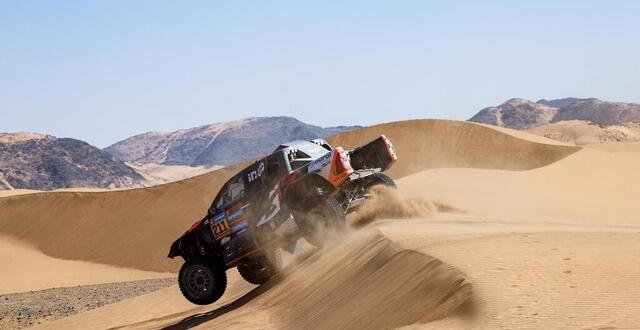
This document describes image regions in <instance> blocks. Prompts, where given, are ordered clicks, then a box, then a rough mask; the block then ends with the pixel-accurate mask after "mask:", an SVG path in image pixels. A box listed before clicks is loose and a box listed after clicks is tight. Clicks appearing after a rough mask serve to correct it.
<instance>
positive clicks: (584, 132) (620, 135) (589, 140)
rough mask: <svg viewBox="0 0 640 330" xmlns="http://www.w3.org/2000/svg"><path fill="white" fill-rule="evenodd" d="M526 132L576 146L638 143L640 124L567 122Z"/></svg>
mask: <svg viewBox="0 0 640 330" xmlns="http://www.w3.org/2000/svg"><path fill="white" fill-rule="evenodd" d="M527 131H528V132H529V133H533V134H537V135H540V136H544V137H547V138H550V139H555V140H558V141H563V142H567V143H572V144H576V145H587V144H596V143H611V142H634V141H635V142H637V141H640V124H638V123H625V124H621V125H610V126H603V125H598V124H594V123H592V122H588V121H584V120H567V121H560V122H556V123H552V124H548V125H543V126H539V127H535V128H531V129H529V130H527Z"/></svg>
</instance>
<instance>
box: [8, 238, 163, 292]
mask: <svg viewBox="0 0 640 330" xmlns="http://www.w3.org/2000/svg"><path fill="white" fill-rule="evenodd" d="M0 260H2V279H3V280H2V281H0V294H5V293H12V292H22V291H32V290H41V289H48V288H56V287H69V286H78V285H86V284H100V283H111V282H121V281H135V280H139V279H150V278H165V277H170V276H173V274H171V273H158V272H148V271H142V270H137V269H125V268H118V267H114V266H110V265H103V264H96V263H91V262H85V261H72V260H61V259H55V258H52V257H49V256H47V255H44V254H43V253H42V252H40V251H38V250H36V249H35V248H33V247H31V246H28V245H26V244H25V243H24V242H21V241H18V240H16V239H14V238H8V237H0Z"/></svg>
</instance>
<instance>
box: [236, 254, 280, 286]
mask: <svg viewBox="0 0 640 330" xmlns="http://www.w3.org/2000/svg"><path fill="white" fill-rule="evenodd" d="M281 270H282V250H280V249H276V250H274V251H273V252H272V253H271V255H270V256H261V257H258V258H249V259H247V260H245V261H244V262H242V263H241V264H239V265H238V272H239V273H240V276H242V278H244V279H245V281H247V282H249V283H251V284H258V285H260V284H263V283H265V282H267V281H268V280H269V279H270V278H271V277H273V276H274V275H276V274H277V273H279V272H280V271H281Z"/></svg>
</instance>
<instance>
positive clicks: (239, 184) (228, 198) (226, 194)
mask: <svg viewBox="0 0 640 330" xmlns="http://www.w3.org/2000/svg"><path fill="white" fill-rule="evenodd" d="M244 194H245V185H244V176H242V175H239V176H237V177H235V178H232V179H231V181H229V182H227V183H226V184H225V185H224V186H223V187H222V189H220V192H219V193H218V196H217V197H216V199H215V201H214V202H213V206H214V207H215V210H217V211H218V212H219V211H222V208H223V207H224V206H227V205H229V204H231V203H233V202H235V201H237V200H239V199H241V198H242V197H244ZM211 211H213V210H211Z"/></svg>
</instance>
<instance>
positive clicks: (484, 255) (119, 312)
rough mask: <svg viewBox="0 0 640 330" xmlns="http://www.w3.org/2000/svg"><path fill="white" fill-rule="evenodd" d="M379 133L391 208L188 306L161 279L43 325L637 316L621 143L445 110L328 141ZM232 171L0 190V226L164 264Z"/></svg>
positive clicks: (123, 261)
mask: <svg viewBox="0 0 640 330" xmlns="http://www.w3.org/2000/svg"><path fill="white" fill-rule="evenodd" d="M379 133H384V134H386V135H387V136H389V137H390V138H391V139H392V141H393V142H394V144H395V145H396V148H397V149H398V154H399V155H400V161H399V162H398V164H396V166H395V167H394V168H393V170H392V172H391V173H392V175H393V176H394V177H395V178H396V179H397V182H398V184H399V187H400V195H399V196H394V197H393V199H392V202H393V203H392V204H394V205H392V206H393V207H390V206H389V207H380V203H378V204H377V205H374V206H372V207H370V208H369V212H371V214H369V218H368V219H367V220H366V221H369V220H372V219H378V220H377V221H375V222H373V223H371V224H369V225H368V226H367V227H365V228H364V229H361V232H362V233H361V234H356V235H355V236H354V237H353V238H351V239H348V240H347V241H346V242H344V243H343V244H342V245H339V246H338V247H337V248H336V249H333V250H332V249H328V250H325V251H321V252H319V253H316V254H313V255H311V256H310V257H309V258H308V259H305V260H303V261H301V262H299V263H295V264H293V265H292V266H291V267H290V268H289V269H288V271H287V272H285V273H284V274H283V275H280V276H279V277H278V278H276V279H274V280H273V281H270V282H269V283H268V284H266V285H263V286H261V287H254V286H252V285H250V284H247V283H246V282H243V281H242V280H240V279H239V276H238V274H237V273H236V272H235V271H231V272H230V277H229V278H230V279H229V283H230V284H229V288H228V291H227V293H226V294H225V296H224V297H223V298H222V299H221V300H220V301H219V302H217V303H215V304H213V305H210V306H194V305H191V304H189V303H188V302H187V301H186V300H184V299H183V298H182V297H181V296H180V293H179V291H178V289H177V288H176V287H172V288H167V289H164V290H160V291H158V292H155V293H151V294H148V295H145V296H141V297H138V298H133V299H129V300H125V301H122V302H120V303H116V304H113V305H109V306H104V307H101V308H99V309H95V310H92V311H89V312H86V313H82V314H78V315H75V316H71V317H69V318H65V319H61V320H57V321H54V322H50V323H46V324H44V327H45V328H55V329H68V328H113V327H123V326H124V327H128V328H145V329H146V328H162V327H167V326H171V327H173V328H175V329H185V328H188V327H193V326H195V327H198V328H219V327H231V328H256V327H260V328H301V327H311V328H313V327H318V328H347V327H349V328H402V329H417V328H421V329H422V328H447V329H449V328H460V329H464V328H468V327H469V326H470V324H469V323H468V322H472V321H473V322H477V323H476V325H477V326H478V327H484V328H544V329H550V328H559V329H567V328H638V327H640V317H638V315H640V313H639V312H640V304H638V302H637V297H638V296H640V291H638V290H639V289H638V286H637V285H636V283H637V282H638V280H640V266H638V265H640V254H639V253H638V251H640V250H639V249H640V245H639V244H640V243H638V242H640V240H638V237H639V236H638V235H639V234H638V233H639V232H640V217H638V212H637V196H639V195H640V172H638V170H637V169H638V168H640V153H637V152H635V151H633V149H634V148H635V147H634V146H631V145H629V146H627V147H617V146H616V147H611V146H606V147H602V148H600V149H602V150H598V147H594V148H591V147H589V148H584V149H582V148H577V147H574V146H567V145H564V144H563V143H556V142H549V141H548V140H546V139H544V138H542V137H533V136H531V135H529V134H527V133H522V132H513V131H510V130H502V129H494V128H492V127H488V126H483V125H475V124H468V123H459V122H450V121H407V122H399V123H390V124H383V125H379V126H374V127H371V128H366V129H363V130H359V131H354V132H349V133H344V134H341V135H339V136H336V137H333V138H332V139H331V140H332V142H333V143H335V144H342V145H345V146H347V147H351V146H354V145H356V144H359V143H361V142H365V141H366V140H368V139H370V138H372V137H374V136H375V135H377V134H379ZM234 170H235V169H234V168H225V169H222V170H219V171H215V172H211V173H207V174H204V175H202V176H199V177H195V178H191V179H187V180H184V181H180V182H176V183H172V184H167V185H163V186H158V187H154V188H148V189H135V190H129V191H118V192H101V193H85V192H83V193H73V192H62V193H41V194H33V195H23V196H14V197H7V198H1V199H0V210H1V211H2V213H0V214H1V215H2V218H0V233H3V234H8V235H11V236H12V237H16V238H20V239H22V240H24V241H27V242H33V244H35V245H36V246H37V247H38V248H39V249H41V250H42V251H45V252H47V253H48V254H51V255H54V256H56V257H63V258H70V259H80V260H91V261H96V262H101V263H107V264H111V265H120V266H130V267H136V268H139V269H147V270H173V269H175V267H176V266H177V263H171V262H168V261H167V260H165V259H166V258H165V257H164V255H165V253H166V248H167V247H168V244H169V243H170V241H171V240H173V239H174V238H175V237H176V236H177V235H179V234H180V233H181V232H182V231H183V230H184V228H186V226H188V225H189V224H190V223H191V222H193V221H194V220H195V219H197V218H198V217H199V216H200V215H201V214H202V213H203V212H204V211H203V210H204V209H205V208H206V206H207V204H208V202H209V200H210V199H211V197H212V195H213V194H214V193H215V191H216V190H217V186H218V185H219V184H220V183H221V182H223V181H224V180H225V179H226V178H227V177H228V176H230V175H232V174H233V173H234ZM404 207H407V208H408V210H410V211H408V212H405V211H406V210H407V209H405V208H404ZM452 211H453V212H452ZM42 214H47V215H49V216H48V218H47V219H42V218H41V216H40V215H42ZM46 220H49V221H46ZM45 226H46V227H48V228H51V229H50V231H49V232H48V234H44V233H42V231H41V230H40V229H41V228H43V227H45ZM376 231H379V232H380V233H382V235H383V236H380V235H379V234H375V233H376ZM56 236H57V237H56ZM59 237H65V239H64V240H60V239H59ZM472 292H473V297H474V298H473V299H472V298H470V297H471V293H472ZM464 302H472V303H473V304H472V305H471V303H467V304H466V305H465V304H464ZM461 306H464V307H468V306H474V307H475V309H476V310H477V314H478V318H477V319H471V318H469V317H468V316H467V315H466V314H464V313H462V311H464V310H465V309H464V308H462V309H461Z"/></svg>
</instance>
